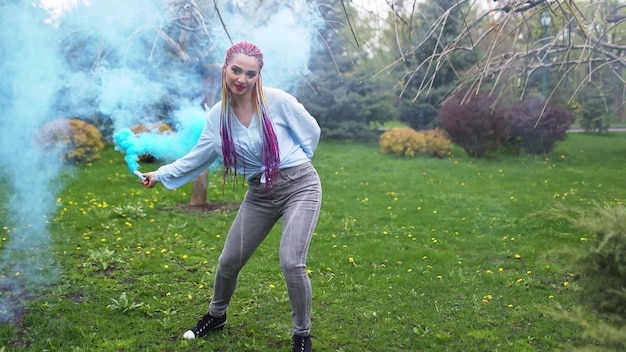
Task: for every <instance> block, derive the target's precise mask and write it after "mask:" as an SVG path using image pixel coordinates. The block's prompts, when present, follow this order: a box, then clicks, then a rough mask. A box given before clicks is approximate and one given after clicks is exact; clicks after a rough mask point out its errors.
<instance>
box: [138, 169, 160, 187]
mask: <svg viewBox="0 0 626 352" xmlns="http://www.w3.org/2000/svg"><path fill="white" fill-rule="evenodd" d="M142 174H143V177H144V179H143V180H141V181H140V182H141V184H142V185H143V186H144V187H146V188H152V187H154V185H156V184H157V180H156V172H155V171H151V172H146V173H142Z"/></svg>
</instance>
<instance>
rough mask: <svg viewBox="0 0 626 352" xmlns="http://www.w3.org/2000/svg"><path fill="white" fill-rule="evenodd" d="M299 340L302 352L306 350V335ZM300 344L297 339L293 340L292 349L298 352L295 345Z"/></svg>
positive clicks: (293, 351)
mask: <svg viewBox="0 0 626 352" xmlns="http://www.w3.org/2000/svg"><path fill="white" fill-rule="evenodd" d="M298 340H299V341H300V349H299V351H300V352H303V351H304V349H305V348H304V337H299V338H298ZM297 345H298V342H297V340H293V345H292V346H291V351H292V352H296V349H295V348H294V347H296V346H297Z"/></svg>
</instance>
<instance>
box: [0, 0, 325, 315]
mask: <svg viewBox="0 0 626 352" xmlns="http://www.w3.org/2000/svg"><path fill="white" fill-rule="evenodd" d="M48 2H50V1H48ZM196 3H199V2H198V1H196V2H192V1H189V2H188V1H159V0H133V1H128V0H89V1H79V2H78V4H77V5H76V6H74V7H71V8H66V9H65V11H64V12H63V14H62V15H61V16H59V17H51V14H50V12H47V11H46V10H45V9H44V8H42V7H41V6H40V4H39V3H38V2H37V1H34V2H32V1H23V0H13V1H11V0H5V1H3V2H0V62H1V63H2V64H1V65H0V77H2V79H1V80H0V114H1V116H0V170H1V171H0V176H1V178H0V203H2V204H3V205H4V206H5V207H6V209H2V208H0V216H1V217H5V218H6V223H5V226H4V230H3V231H4V232H3V233H2V234H1V235H0V237H4V238H6V240H3V241H2V244H1V245H0V322H5V321H13V320H14V319H15V318H16V317H15V315H16V314H19V313H20V312H21V309H22V308H21V307H22V306H23V305H22V304H21V301H20V297H21V295H22V292H23V291H24V290H26V289H29V288H30V287H42V284H44V283H48V282H53V280H54V275H55V269H54V266H53V265H52V264H51V263H54V258H52V250H51V249H50V236H49V234H48V231H47V225H48V220H49V218H50V217H51V216H52V214H54V212H55V210H56V207H57V204H56V195H57V194H58V191H59V189H60V188H61V187H62V186H63V185H61V184H59V182H58V175H59V173H60V171H61V170H62V168H63V165H62V164H61V163H60V161H57V160H56V159H55V158H50V157H49V156H48V155H47V154H45V153H44V151H43V150H42V149H41V148H40V147H39V146H38V145H37V143H35V142H34V140H33V134H35V133H36V132H37V130H38V129H39V128H40V127H41V126H42V125H43V124H44V123H46V122H49V121H51V120H54V119H60V118H68V117H72V118H73V117H79V118H84V119H87V120H89V119H97V120H98V121H103V120H106V121H108V124H103V126H110V127H108V128H109V130H108V131H102V132H103V133H104V135H105V136H107V139H108V140H107V141H108V142H114V143H115V144H116V148H117V149H118V150H120V152H121V153H120V156H121V157H122V156H123V158H124V160H125V162H126V163H127V164H128V167H129V169H130V171H134V170H136V169H137V168H138V166H139V165H138V163H137V157H138V156H139V155H142V154H145V153H149V154H151V155H154V156H156V157H157V158H159V159H162V160H173V159H175V158H178V157H180V156H182V155H183V154H185V153H186V152H187V151H189V150H190V149H191V147H192V146H193V145H194V144H195V142H196V141H197V139H198V136H199V134H200V132H201V129H202V126H203V124H204V119H205V112H204V111H203V110H202V108H201V107H200V103H201V101H202V99H203V98H204V96H203V95H202V91H203V90H205V91H208V92H209V93H210V94H209V95H210V96H211V97H212V98H211V99H209V100H212V101H215V99H214V98H215V97H217V96H218V93H219V89H220V85H221V82H220V78H221V73H220V70H221V65H222V62H223V59H224V52H225V50H226V49H227V48H228V47H229V46H230V45H231V44H232V43H234V42H237V41H241V40H246V41H250V42H253V43H255V44H257V45H258V46H259V47H260V48H261V50H262V51H263V53H264V55H265V66H264V68H263V80H264V82H263V83H264V85H265V86H274V87H279V88H282V89H285V90H287V91H290V90H292V89H293V88H295V82H296V81H297V80H298V78H300V76H302V75H306V74H307V71H308V70H307V61H308V58H309V55H310V51H311V49H312V45H313V43H315V42H316V40H315V38H316V37H317V27H318V26H319V25H320V24H321V17H320V16H319V14H318V13H317V11H316V10H315V7H314V6H313V4H311V3H310V2H309V1H305V0H297V1H289V0H274V1H259V3H260V5H258V6H251V5H248V4H247V5H245V6H241V7H239V6H236V3H237V2H233V1H227V0H219V1H217V5H218V6H217V9H219V14H218V11H217V9H216V8H215V6H214V5H213V2H212V1H205V3H206V4H204V7H203V8H196V7H195V4H196ZM220 16H221V18H220ZM200 25H202V26H200ZM203 26H204V27H203ZM177 27H178V29H180V28H183V27H193V28H194V30H193V31H181V30H177ZM187 36H195V38H187ZM187 39H189V40H187ZM191 39H194V41H195V42H201V44H202V45H198V46H196V47H194V48H189V50H187V51H185V50H178V49H177V48H176V46H175V44H174V43H176V42H185V41H191ZM215 71H217V72H215ZM204 76H213V77H217V79H214V80H213V83H210V84H208V86H207V83H206V82H205V83H204V86H203V82H204V81H203V80H204V79H205V78H206V77H204ZM156 121H165V122H166V123H168V124H169V125H170V126H172V127H173V128H174V129H175V130H176V133H165V134H157V133H154V134H150V133H144V134H141V135H140V136H137V135H134V134H133V133H132V132H131V128H133V127H134V126H137V125H138V124H148V123H152V122H156ZM120 160H121V158H120Z"/></svg>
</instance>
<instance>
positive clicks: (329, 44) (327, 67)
mask: <svg viewBox="0 0 626 352" xmlns="http://www.w3.org/2000/svg"><path fill="white" fill-rule="evenodd" d="M343 5H346V7H344V6H342V2H341V0H327V1H325V2H324V3H320V4H318V8H319V11H320V13H321V14H322V17H323V18H324V22H325V23H324V26H323V28H321V29H320V31H319V33H320V42H321V44H320V45H319V46H318V48H317V50H315V51H314V52H313V54H312V56H311V59H310V60H309V69H310V71H311V74H310V75H309V76H307V82H306V83H304V84H301V85H300V87H299V89H298V92H297V94H296V95H297V97H298V99H299V100H300V101H301V102H302V103H303V104H304V105H305V106H306V107H307V109H308V110H309V111H310V112H311V114H312V115H313V116H315V117H316V118H317V120H318V122H319V124H320V126H321V128H322V136H323V138H330V139H357V140H370V139H372V138H377V135H376V134H375V131H374V130H373V129H372V128H371V126H372V125H373V124H376V123H381V122H384V121H388V120H392V119H394V118H395V116H396V115H395V114H396V112H395V108H394V106H393V103H392V102H393V96H392V92H391V89H389V85H388V84H387V82H384V81H382V80H374V79H371V77H372V71H371V70H368V69H367V66H366V65H367V61H368V60H367V57H368V53H367V52H366V51H365V48H364V46H363V42H364V40H363V39H362V38H360V37H359V34H358V33H359V31H358V28H356V26H357V25H358V24H359V22H358V17H357V16H356V15H355V14H354V13H353V12H351V11H352V9H351V8H350V7H348V3H347V2H346V3H344V4H343ZM346 12H347V15H348V16H346ZM359 16H362V15H359ZM346 18H348V19H349V21H350V23H348V20H347V19H346ZM361 32H362V33H366V31H361ZM355 37H356V39H355Z"/></svg>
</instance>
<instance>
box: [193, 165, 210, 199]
mask: <svg viewBox="0 0 626 352" xmlns="http://www.w3.org/2000/svg"><path fill="white" fill-rule="evenodd" d="M208 178H209V170H204V171H202V173H201V174H200V175H198V177H196V178H195V179H194V180H193V188H192V190H191V200H190V201H189V205H191V206H192V207H199V206H203V205H206V204H207V200H206V188H207V180H208Z"/></svg>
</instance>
